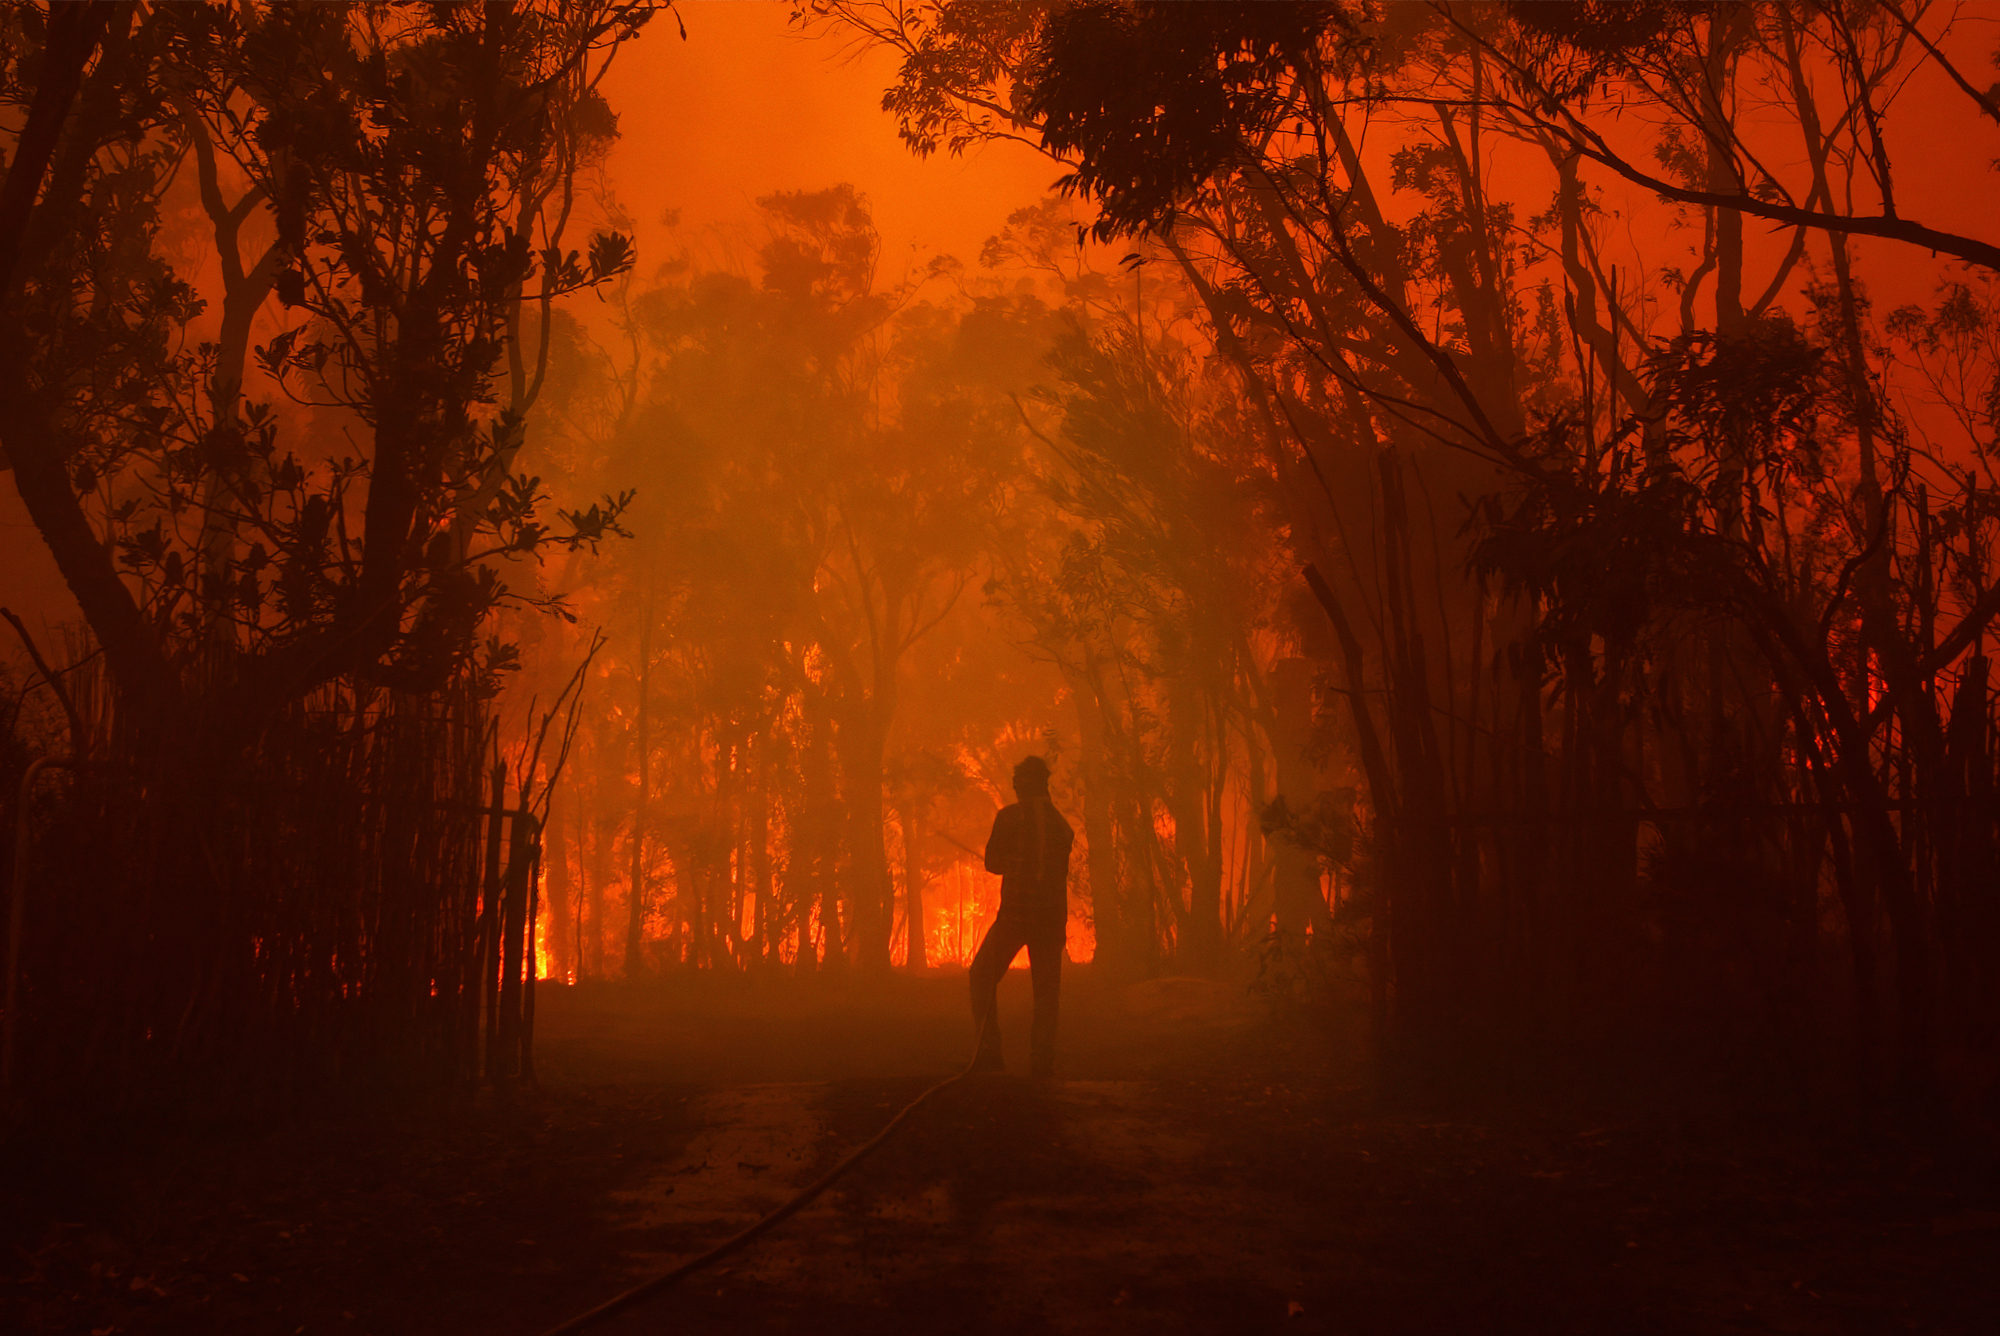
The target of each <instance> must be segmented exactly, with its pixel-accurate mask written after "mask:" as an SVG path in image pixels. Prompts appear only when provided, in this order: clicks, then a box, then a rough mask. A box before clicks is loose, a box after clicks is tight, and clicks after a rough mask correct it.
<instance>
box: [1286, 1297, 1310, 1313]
mask: <svg viewBox="0 0 2000 1336" xmlns="http://www.w3.org/2000/svg"><path fill="white" fill-rule="evenodd" d="M1305 1313H1306V1306H1305V1305H1304V1304H1302V1303H1300V1302H1299V1301H1298V1300H1297V1299H1294V1300H1292V1301H1291V1302H1290V1303H1288V1304H1286V1305H1285V1316H1286V1317H1304V1316H1305Z"/></svg>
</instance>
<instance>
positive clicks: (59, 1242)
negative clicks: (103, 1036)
mask: <svg viewBox="0 0 2000 1336" xmlns="http://www.w3.org/2000/svg"><path fill="white" fill-rule="evenodd" d="M1066 984H1067V987H1066V990H1065V993H1066V995H1065V1003H1066V1006H1065V1027H1064V1039H1065V1044H1064V1067H1063V1072H1064V1075H1063V1078H1062V1079H1059V1080H1056V1081H1052V1082H1032V1081H1029V1080H1027V1079H1025V1078H1023V1077H1020V1076H1013V1075H1007V1076H980V1077H975V1078H971V1079H969V1080H967V1081H965V1082H962V1083H960V1084H959V1085H957V1086H954V1087H952V1088H951V1089H948V1090H946V1091H944V1092H943V1093H942V1094H940V1095H939V1096H938V1097H937V1098H936V1099H935V1100H934V1101H933V1102H932V1104H931V1105H929V1106H927V1107H926V1108H925V1109H923V1110H922V1111H920V1112H919V1113H918V1114H917V1115H916V1116H915V1118H914V1119H913V1121H912V1122H911V1124H909V1125H908V1126H907V1127H905V1128H904V1129H903V1131H901V1132H900V1133H898V1135H897V1137H896V1139H895V1140H893V1141H891V1142H890V1143H889V1144H887V1145H886V1146H885V1147H884V1148H883V1149H882V1150H881V1151H880V1152H879V1153H878V1154H877V1155H876V1156H875V1157H874V1158H871V1159H870V1160H868V1161H867V1162H865V1163H864V1164H863V1165H862V1166H861V1167H860V1168H859V1169H857V1170H856V1171H855V1173H854V1174H853V1175H852V1176H851V1177H850V1178H849V1179H847V1180H845V1181H844V1182H843V1184H842V1186H841V1187H839V1188H836V1189H835V1190H834V1191H833V1192H832V1193H830V1194H829V1195H828V1196H826V1197H824V1198H822V1199H821V1200H820V1202H818V1203H817V1204H816V1205H814V1206H812V1207H811V1208H809V1209H808V1210H806V1211H805V1212H803V1213H802V1214H801V1215H799V1216H798V1217H796V1218H795V1219H793V1220H791V1221H789V1222H787V1223H786V1224H785V1225H783V1226H781V1227H780V1228H779V1230H778V1231H777V1232H776V1233H774V1234H772V1235H771V1236H769V1237H768V1238H766V1239H765V1240H763V1241H762V1242H760V1243H758V1244H756V1245H753V1247H752V1249H751V1250H749V1251H747V1252H745V1253H742V1254H739V1255H738V1256H736V1257H734V1258H732V1259H730V1260H729V1261H726V1262H724V1263H723V1264H722V1266H721V1269H718V1270H716V1271H714V1272H711V1273H706V1274H703V1275H701V1276H698V1277H696V1278H695V1279H693V1280H691V1281H690V1282H688V1283H687V1284H685V1285H683V1286H682V1287H680V1288H678V1289H676V1290H674V1291H671V1292H668V1293H666V1294H662V1295H659V1296H656V1297H655V1298H653V1299H652V1300H650V1301H649V1302H647V1303H646V1304H644V1305H643V1306H642V1307H640V1308H638V1309H637V1310H635V1311H633V1312H631V1313H629V1314H627V1315H624V1316H621V1317H619V1318H616V1319H613V1320H612V1321H610V1322H608V1323H606V1324H605V1325H604V1326H602V1327H601V1328H599V1330H602V1331H604V1332H606V1333H638V1332H658V1331H669V1330H670V1331H675V1332H763V1331H772V1332H780V1331H784V1332H810V1333H847V1332H855V1333H859V1332H871V1333H873V1332H883V1331H904V1330H907V1331H922V1332H930V1331H938V1332H989V1331H990V1332H996V1333H997V1332H1002V1331H1005V1332H1010V1333H1012V1332H1037V1331H1052V1332H1113V1333H1116V1332H1146V1333H1155V1332H1165V1333H1173V1332H1229V1333H1235V1332H1244V1333H1255V1332H1285V1333H1301V1334H1303V1333H1308V1332H1310V1333H1343V1334H1349V1333H1352V1334H1357V1336H1360V1334H1367V1333H1429V1332H1440V1333H1461V1332H1517V1331H1518V1332H1535V1333H1563V1332H1578V1333H1584V1332H1588V1333H1600V1332H1608V1333H1628V1332H1629V1333H1646V1332H1663V1333H1664V1332H1703V1333H1706V1332H1799V1333H1820V1332H1826V1333H1850V1332H1851V1333H1878V1332H1899V1331H1920V1332H1968V1333H1970V1332H1979V1333H1982V1334H1983V1333H1989V1332H1993V1331H2000V1200H1994V1199H1992V1198H1990V1197H1988V1196H1982V1195H1980V1193H1979V1192H1977V1191H1973V1190H1970V1189H1968V1188H1967V1187H1966V1186H1965V1185H1964V1184H1963V1183H1961V1182H1957V1181H1954V1179H1953V1178H1952V1177H1950V1176H1949V1175H1946V1174H1944V1173H1942V1172H1940V1171H1939V1170H1938V1169H1936V1168H1933V1167H1928V1166H1926V1164H1925V1163H1924V1161H1923V1160H1922V1159H1921V1157H1918V1156H1915V1155H1914V1154H1912V1153H1911V1152H1909V1151H1908V1150H1907V1148H1899V1147H1897V1146H1895V1145H1889V1146H1886V1147H1884V1146H1882V1145H1880V1144H1877V1145H1873V1146H1870V1145H1867V1144H1865V1143H1862V1142H1859V1141H1856V1140H1855V1139H1853V1138H1851V1137H1849V1138H1844V1139H1841V1138H1827V1137H1824V1136H1822V1137H1819V1138H1816V1139H1811V1140H1801V1139H1798V1138H1793V1139H1790V1140H1778V1139H1776V1138H1774V1137H1773V1136H1771V1135H1770V1134H1769V1133H1768V1132H1760V1131H1757V1130H1754V1129H1752V1128H1750V1127H1747V1126H1745V1125H1744V1124H1741V1123H1733V1122H1730V1121H1728V1120H1727V1119H1724V1118H1722V1117H1720V1116H1717V1115H1709V1114H1703V1115H1691V1114H1689V1113H1687V1112H1686V1111H1685V1110H1684V1109H1680V1108H1678V1107H1676V1108H1671V1109H1670V1108H1668V1107H1667V1106H1665V1105H1661V1106H1657V1107H1654V1106H1648V1105H1647V1104H1646V1103H1645V1102H1643V1101H1629V1100H1628V1101H1626V1102H1624V1103H1623V1104H1622V1105H1621V1106H1620V1107H1619V1111H1616V1112H1607V1111H1606V1109H1605V1108H1604V1107H1599V1108H1596V1109H1595V1110H1592V1111H1589V1112H1581V1113H1575V1112H1573V1113H1569V1114H1565V1115H1556V1114H1552V1113H1549V1112H1547V1111H1546V1110H1537V1109H1535V1108H1533V1107H1532V1106H1525V1105H1524V1106H1512V1105H1510V1106H1508V1107H1506V1108H1496V1107H1493V1104H1492V1101H1487V1102H1486V1103H1485V1104H1484V1105H1468V1104H1466V1103H1464V1102H1463V1101H1460V1102H1457V1103H1451V1104H1447V1103H1445V1102H1443V1101H1441V1100H1436V1099H1433V1100H1424V1099H1414V1098H1409V1097H1403V1098H1400V1099H1396V1100H1390V1099H1386V1098H1384V1097H1383V1096H1382V1095H1380V1094H1379V1093H1378V1092H1376V1091H1374V1090H1373V1089H1371V1088H1370V1086H1369V1084H1368V1082H1367V1080H1366V1077H1365V1074H1364V1072H1365V1069H1364V1068H1363V1067H1362V1065H1361V1064H1360V1063H1359V1061H1358V1059H1357V1058H1356V1056H1355V1053H1354V1052H1353V1050H1352V1048H1351V1046H1348V1045H1344V1044H1342V1043H1340V1042H1337V1041H1336V1040H1334V1039H1333V1038H1331V1037H1329V1035H1328V1033H1327V1029H1326V1026H1325V1024H1324V1023H1323V1022H1319V1023H1313V1022H1309V1021H1307V1020H1306V1019H1305V1018H1303V1017H1300V1016H1296V1015H1293V1016H1289V1017H1287V1016H1279V1015H1275V1014H1273V1013H1272V1012H1270V1011H1269V1010H1268V1009H1267V1008H1265V1007H1263V1006H1262V1005H1261V1004H1258V1003H1255V1002H1253V1001H1252V1000H1251V999H1249V998H1248V997H1247V996H1246V995H1245V994H1244V993H1243V992H1242V990H1240V989H1235V988H1230V987H1225V986H1217V985H1209V984H1203V983H1200V982H1197V981H1192V980H1163V981H1156V982H1154V983H1151V984H1146V985H1141V986H1138V987H1135V988H1114V987H1110V986H1108V985H1097V984H1094V983H1093V981H1092V980H1091V979H1090V978H1089V977H1088V971H1087V970H1085V971H1073V972H1072V973H1071V975H1070V977H1069V979H1067V980H1066ZM962 990H963V983H962V980H960V979H957V978H935V979H898V980H894V981H892V983H891V985H889V986H883V987H880V988H877V989H875V990H871V991H865V992H863V991H856V990H843V989H838V988H833V987H829V986H822V985H789V986H785V987H783V988H781V989H778V990H764V991H752V990H750V989H748V988H746V987H742V986H737V985H736V984H735V982H734V981H729V980H713V981H704V982H703V983H702V984H701V985H700V986H688V985H679V986H676V987H661V988H659V989H657V990H654V991H651V992H646V993H641V994H639V995H637V996H633V995H629V994H626V993H624V992H622V991H620V990H616V989H594V990H593V989H583V990H561V991H559V990H545V991H544V992H543V994H542V998H541V1044H540V1050H539V1053H540V1056H539V1061H540V1067H541V1089H540V1090H539V1092H538V1093H536V1094H534V1095H532V1096H530V1097H527V1098H524V1099H521V1100H519V1101H517V1102H516V1103H514V1104H513V1105H512V1106H510V1107H480V1108H475V1109H465V1108H459V1109H436V1110H419V1111H414V1112H413V1111H409V1110H403V1111H399V1112H397V1113H395V1114H393V1115H388V1114H377V1115H374V1116H362V1115H359V1114H355V1113H351V1112H349V1113H343V1114H339V1115H327V1116H324V1117H320V1118H304V1119H295V1120H292V1121H290V1122H288V1123H286V1124H285V1125H284V1126H283V1127H282V1128H280V1129H279V1130H275V1131H269V1132H265V1133H262V1134H260V1135H257V1136H254V1137H251V1136H241V1135H239V1136H234V1137H224V1136H220V1135H217V1134H215V1133H209V1134H206V1135H200V1136H196V1135H190V1134H183V1135H178V1136H169V1135H164V1134H161V1135H156V1136H151V1137H146V1136H135V1137H134V1138H133V1142H132V1144H131V1145H130V1146H124V1145H120V1146H118V1147H116V1148H112V1149H96V1150H92V1151H90V1152H89V1154H88V1156H87V1157H85V1158H81V1159H77V1160H74V1161H70V1162H66V1163H65V1164H64V1165H62V1166H55V1165H53V1164H41V1165H34V1164H24V1163H21V1162H19V1158H18V1157H19V1154H20V1148H19V1143H18V1141H16V1142H15V1143H14V1146H13V1149H12V1150H11V1151H10V1153H12V1154H15V1155H16V1157H17V1162H16V1163H15V1164H13V1165H11V1166H7V1167H6V1172H5V1174H4V1177H0V1184H4V1186H0V1191H4V1193H5V1195H4V1196H0V1331H6V1332H16V1331H18V1332H78V1333H93V1334H94V1336H112V1333H135V1334H137V1333H180V1332H188V1333H218V1334H220V1336H234V1334H235V1333H244V1334H245V1336H251V1334H255V1336H266V1334H273V1333H275V1334H277V1336H283V1334H284V1333H292V1334H293V1336H303V1333H356V1334H361V1333H384V1334H392V1333H393V1334H399V1336H400V1334H402V1333H410V1334H412V1336H414V1334H415V1333H457V1332H466V1333H482V1334H484V1333H492V1336H536V1333H538V1332H541V1331H543V1330H545V1329H546V1328H547V1327H549V1326H551V1325H553V1324H554V1323H555V1322H557V1321H558V1320H560V1319H562V1318H564V1317H566V1316H569V1315H570V1314H572V1313H574V1312H576V1311H579V1310H581V1309H583V1308H586V1307H589V1306H591V1305H592V1304H594V1303H596V1302H598V1301H599V1300H601V1299H604V1298H606V1297H608V1296H610V1295H611V1294H613V1293H616V1292H617V1291H619V1290H621V1289H623V1288H625V1287H626V1286H628V1285H630V1284H632V1283H634V1282H635V1281H636V1280H638V1279H640V1278H642V1277H644V1276H645V1275H646V1274H648V1273H649V1272H650V1271H654V1270H657V1269H662V1268H664V1267H665V1266H668V1265H671V1264H672V1262H673V1261H674V1260H676V1259H677V1258H679V1257H682V1256H685V1255H687V1254H689V1253H691V1252H694V1251H698V1250H699V1249H701V1248H703V1247H706V1246H707V1245H708V1244H709V1243H711V1242H713V1241H715V1240H717V1239H719V1238H720V1237H722V1236H724V1235H726V1234H727V1233H730V1232H733V1231H734V1230H735V1229H737V1228H740V1227H741V1226H742V1225H744V1224H747V1223H748V1222H749V1221H751V1220H752V1219H754V1218H755V1217H756V1216H757V1215H758V1214H759V1213H761V1212H762V1211H764V1210H767V1209H769V1208H770V1207H772V1206H774V1205H776V1204H778V1203H779V1202H780V1201H782V1200H783V1199H784V1198H785V1197H786V1196H787V1195H788V1194H789V1192H790V1191H791V1190H792V1189H793V1188H794V1187H795V1186H797V1185H799V1184H801V1183H804V1182H807V1181H809V1180H810V1179H811V1178H812V1177H813V1176H814V1175H815V1174H816V1173H817V1172H819V1171H820V1170H821V1169H823V1168H824V1167H826V1166H828V1165H830V1164H831V1163H833V1162H834V1161H835V1160H836V1159H837V1158H838V1157H839V1156H840V1155H841V1154H843V1153H844V1152H845V1151H846V1150H847V1149H848V1148H850V1147H852V1146H853V1145H856V1144H858V1143H859V1142H861V1141H863V1140H865V1139H866V1138H867V1137H868V1136H870V1135H872V1134H873V1133H874V1132H875V1131H876V1130H877V1129H878V1128H879V1127H880V1126H881V1125H882V1124H883V1123H884V1122H885V1121H886V1120H887V1119H888V1118H889V1117H890V1116H891V1115H892V1113H893V1112H894V1111H895V1110H896V1109H897V1108H900V1107H901V1106H902V1105H903V1104H904V1103H905V1102H907V1101H908V1100H909V1099H911V1098H912V1097H914V1096H915V1095H916V1094H917V1093H919V1092H920V1091H921V1090H923V1089H924V1088H925V1087H926V1086H928V1085H929V1084H931V1083H932V1082H934V1081H936V1080H938V1079H940V1078H941V1077H943V1076H945V1075H947V1074H949V1073H950V1072H951V1071H952V1070H953V1069H954V1067H955V1066H956V1065H957V1064H958V1063H959V1062H961V1061H962V1059H963V1057H964V1056H965V1050H966V1048H967V1046H968V1043H969V1039H970V1036H969V1034H968V1033H967V1030H968V1026H967V1023H966V1021H965V1018H964V1011H963V1008H964V1000H963V991H962ZM1027 991H1028V990H1027V982H1026V979H1025V978H1024V977H1022V975H1021V974H1019V973H1017V974H1016V975H1014V976H1012V977H1011V978H1010V979H1009V981H1008V983H1007V985H1006V986H1005V987H1004V988H1003V1013H1002V1014H1003V1020H1004V1023H1005V1027H1006V1032H1007V1035H1008V1038H1009V1041H1010V1044H1011V1045H1012V1048H1011V1051H1010V1057H1011V1058H1012V1059H1013V1060H1014V1061H1015V1062H1016V1063H1017V1064H1020V1063H1021V1062H1022V1060H1023V1059H1024V1057H1025V1054H1024V1053H1023V1052H1022V1051H1021V1041H1022V1040H1023V1039H1024V1037H1025V1030H1026V1019H1027V996H1026V995H1027Z"/></svg>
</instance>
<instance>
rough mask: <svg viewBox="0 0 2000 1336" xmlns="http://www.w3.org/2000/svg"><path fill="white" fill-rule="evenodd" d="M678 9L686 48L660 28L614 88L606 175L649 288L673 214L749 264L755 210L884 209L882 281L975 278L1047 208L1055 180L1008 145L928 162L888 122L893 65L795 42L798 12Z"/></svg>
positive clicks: (754, 3) (628, 52) (729, 6)
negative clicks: (950, 271)
mask: <svg viewBox="0 0 2000 1336" xmlns="http://www.w3.org/2000/svg"><path fill="white" fill-rule="evenodd" d="M679 8H680V13H681V16H682V18H683V19H684V20H685V21H686V23H687V40H686V41H685V42H683V41H681V40H680V35H679V32H678V30H677V29H676V28H675V26H674V21H673V16H672V15H669V14H663V15H661V16H660V17H658V18H656V19H654V20H653V22H652V24H651V25H650V26H649V27H648V28H647V29H646V32H645V33H644V35H643V36H642V37H641V38H640V40H639V41H637V42H636V43H634V44H632V45H631V46H630V47H628V48H626V49H625V50H624V51H621V52H620V53H619V55H618V58H617V62H616V63H615V64H614V65H613V67H612V70H611V73H610V74H609V75H608V76H607V78H606V80H605V92H606V94H607V95H608V96H609V98H610V100H611V105H612V106H614V107H615V108H617V109H618V113H619V126H620V131H621V138H620V142H619V144H618V145H617V147H616V148H615V149H613V150H612V154H611V161H610V163H609V168H610V175H611V178H612V180H613V182H614V183H615V188H616V190H617V192H618V195H619V199H620V202H621V203H622V204H623V206H624V207H625V210H626V211H627V212H628V213H629V214H631V215H632V217H633V218H634V219H635V220H636V221H637V223H638V224H639V246H640V250H639V256H640V270H641V272H642V273H644V272H645V271H646V269H647V268H648V257H649V255H650V256H651V257H653V258H655V259H657V258H658V257H659V256H660V255H661V253H662V245H661V242H662V241H663V240H664V235H663V232H662V229H661V228H660V227H659V226H658V220H659V218H660V215H661V214H662V212H663V211H665V210H668V209H678V210H680V212H681V221H682V226H683V228H684V229H687V230H694V229H712V230H713V231H715V232H718V233H720V234H722V235H723V236H725V237H727V236H729V235H730V234H735V235H738V236H740V237H741V238H742V240H743V242H744V243H745V245H746V250H747V249H754V247H755V245H756V244H757V242H758V241H759V240H761V238H760V237H758V236H757V235H756V234H755V233H754V231H752V230H751V227H750V225H751V221H752V218H753V215H754V213H755V208H754V204H753V201H755V200H756V199H757V197H758V196H760V195H764V194H768V193H770V192H771V191H774V190H817V189H821V188H823V187H826V186H832V185H839V184H841V183H842V182H849V183H852V184H853V185H855V186H856V187H857V188H859V189H861V190H862V191H863V192H864V193H866V194H867V195H868V197H869V198H870V200H871V201H872V202H873V204H874V206H875V221H876V224H877V226H878V227H879V228H880V230H881V232H882V241H883V246H882V265H883V270H884V277H885V278H887V279H893V278H895V277H896V276H897V274H898V272H899V271H900V269H901V268H902V267H903V266H904V265H906V264H908V263H909V262H911V261H912V260H914V259H916V258H918V257H928V256H930V255H934V254H939V253H944V254H951V255H956V256H957V257H958V258H960V259H961V260H964V261H965V262H966V263H967V264H972V263H975V262H976V261H977V259H978V255H979V245H980V243H981V242H982V241H984V240H985V239H986V238H987V237H989V236H991V235H993V234H994V233H995V232H997V231H999V229H1000V225H1001V224H1002V223H1003V222H1004V221H1005V220H1006V217H1007V214H1008V213H1009V212H1011V211H1012V210H1014V209H1017V208H1019V207H1021V206H1022V205H1024V204H1029V203H1032V202H1033V201H1034V200H1036V199H1038V198H1040V197H1041V196H1042V195H1043V194H1045V193H1046V192H1047V190H1048V188H1049V185H1050V183H1051V182H1052V181H1054V179H1055V178H1056V176H1057V175H1058V174H1059V172H1060V169H1059V168H1058V167H1057V166H1056V165H1055V164H1053V163H1051V162H1050V161H1049V160H1048V159H1046V158H1044V157H1042V156H1041V155H1040V154H1038V153H1035V152H1033V151H1032V150H1030V149H1028V148H1026V147H1024V146H1020V145H1015V144H999V145H994V146H991V147H988V148H985V149H980V150H975V151H973V152H970V153H968V154H967V155H966V156H965V157H964V158H951V157H948V156H945V155H943V154H940V155H937V156H935V157H933V158H931V159H929V160H926V161H919V160H918V159H917V158H916V156H915V155H914V154H912V153H911V152H910V151H909V149H907V148H906V147H905V146H904V145H903V142H902V141H901V140H900V139H898V138H897V137H896V125H895V121H894V119H893V118H891V117H890V116H889V115H887V114H886V113H885V112H883V111H882V109H881V107H882V90H883V89H884V88H886V87H888V85H889V84H890V83H891V82H892V81H893V80H894V78H895V74H896V61H895V59H894V58H893V57H892V56H890V55H887V54H886V53H883V52H881V51H869V52H866V53H862V54H860V55H858V56H856V55H854V54H853V53H851V52H846V54H844V51H845V50H846V49H845V48H844V46H843V44H842V43H841V42H840V41H838V40H836V39H829V38H809V37H803V36H800V35H799V34H798V33H797V31H796V30H795V29H793V28H792V27H791V25H790V17H791V13H792V5H791V3H789V0H683V2H682V3H681V5H680V7H679ZM648 243H651V244H650V245H649V244H648Z"/></svg>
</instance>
